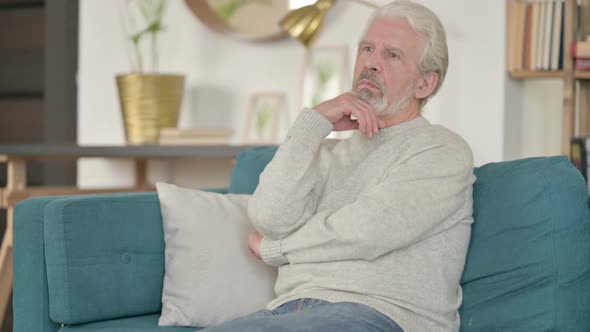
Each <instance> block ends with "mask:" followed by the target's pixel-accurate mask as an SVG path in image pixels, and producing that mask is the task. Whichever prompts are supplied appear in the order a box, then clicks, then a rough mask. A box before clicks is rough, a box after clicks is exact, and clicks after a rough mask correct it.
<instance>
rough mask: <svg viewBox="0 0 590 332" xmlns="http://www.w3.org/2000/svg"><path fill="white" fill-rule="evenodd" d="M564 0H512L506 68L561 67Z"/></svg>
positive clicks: (517, 69) (530, 69)
mask: <svg viewBox="0 0 590 332" xmlns="http://www.w3.org/2000/svg"><path fill="white" fill-rule="evenodd" d="M564 7H565V2H564V0H537V1H527V0H513V1H510V2H509V3H508V7H507V11H508V13H507V14H508V16H507V25H506V29H507V46H508V47H507V49H508V56H507V67H508V70H509V71H519V70H528V71H538V70H560V69H562V68H563V59H562V53H563V31H564V24H563V20H564Z"/></svg>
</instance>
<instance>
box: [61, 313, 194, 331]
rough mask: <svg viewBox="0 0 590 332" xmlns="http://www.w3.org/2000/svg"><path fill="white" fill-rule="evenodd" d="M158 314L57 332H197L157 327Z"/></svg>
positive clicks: (67, 328) (69, 327)
mask: <svg viewBox="0 0 590 332" xmlns="http://www.w3.org/2000/svg"><path fill="white" fill-rule="evenodd" d="M159 317H160V315H159V314H155V315H146V316H136V317H129V318H123V319H113V320H108V321H102V322H95V323H89V324H82V325H70V326H65V327H62V328H61V329H60V330H59V332H77V331H80V332H92V331H96V332H122V331H125V332H189V331H198V330H200V328H195V327H171V326H166V327H164V326H158V318H159Z"/></svg>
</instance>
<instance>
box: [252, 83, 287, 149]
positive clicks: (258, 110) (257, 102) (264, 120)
mask: <svg viewBox="0 0 590 332" xmlns="http://www.w3.org/2000/svg"><path fill="white" fill-rule="evenodd" d="M285 108H286V97H285V94H284V93H282V92H263V93H255V94H253V95H252V96H251V97H250V106H249V108H248V113H247V114H246V120H245V124H244V133H243V142H244V143H245V144H276V143H277V138H278V131H279V124H280V118H281V117H282V116H283V113H284V112H285Z"/></svg>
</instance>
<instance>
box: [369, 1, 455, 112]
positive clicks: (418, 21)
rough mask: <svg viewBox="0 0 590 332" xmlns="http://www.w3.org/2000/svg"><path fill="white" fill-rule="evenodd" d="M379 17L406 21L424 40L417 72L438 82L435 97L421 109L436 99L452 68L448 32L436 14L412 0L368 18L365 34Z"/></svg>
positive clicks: (396, 2) (389, 5)
mask: <svg viewBox="0 0 590 332" xmlns="http://www.w3.org/2000/svg"><path fill="white" fill-rule="evenodd" d="M380 17H397V18H403V19H405V20H406V21H407V22H408V24H409V25H410V27H411V28H412V29H414V31H416V32H417V33H419V34H420V35H422V36H423V37H424V39H425V43H424V48H423V49H422V55H421V57H420V59H419V61H418V69H419V70H420V73H421V74H422V75H426V74H429V73H432V72H435V73H437V74H438V82H437V84H436V87H435V88H434V90H433V91H432V94H430V96H428V97H426V98H424V99H423V100H422V101H421V106H424V105H425V104H426V102H427V101H428V99H430V98H431V97H432V96H434V95H435V94H436V93H437V92H438V90H439V89H440V87H441V86H442V83H443V81H444V79H445V75H446V73H447V68H448V67H449V51H448V48H447V36H446V33H445V29H444V27H443V25H442V23H441V21H440V20H439V18H438V17H437V16H436V14H435V13H433V12H432V11H431V10H430V9H428V8H426V7H424V6H423V5H421V4H417V3H415V2H412V1H409V0H397V1H394V2H391V3H389V4H388V5H385V6H383V7H381V8H379V9H378V10H377V11H376V12H375V13H374V14H373V16H372V17H371V18H370V19H369V24H368V25H367V28H366V30H365V33H364V35H366V33H367V32H368V30H369V28H370V27H371V26H372V25H373V23H375V21H376V20H377V19H378V18H380Z"/></svg>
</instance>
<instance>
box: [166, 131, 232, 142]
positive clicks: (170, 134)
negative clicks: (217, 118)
mask: <svg viewBox="0 0 590 332" xmlns="http://www.w3.org/2000/svg"><path fill="white" fill-rule="evenodd" d="M233 134H234V131H233V130H232V129H178V128H162V129H161V130H160V144H161V145H227V144H229V140H230V138H231V137H232V136H233Z"/></svg>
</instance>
